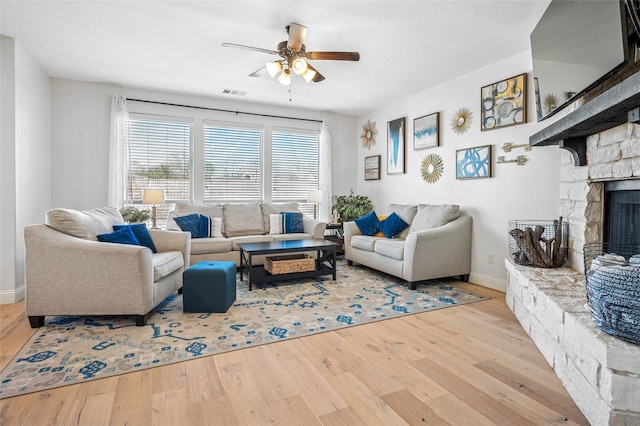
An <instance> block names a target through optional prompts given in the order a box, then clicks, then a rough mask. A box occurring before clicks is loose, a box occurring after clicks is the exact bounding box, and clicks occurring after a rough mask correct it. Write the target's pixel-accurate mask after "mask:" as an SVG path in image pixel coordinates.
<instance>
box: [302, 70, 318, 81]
mask: <svg viewBox="0 0 640 426" xmlns="http://www.w3.org/2000/svg"><path fill="white" fill-rule="evenodd" d="M315 76H316V72H315V71H314V70H312V69H311V68H307V70H306V71H305V72H303V73H302V78H304V81H306V82H307V83H308V82H310V81H311V80H313V77H315Z"/></svg>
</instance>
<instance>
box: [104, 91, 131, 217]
mask: <svg viewBox="0 0 640 426" xmlns="http://www.w3.org/2000/svg"><path fill="white" fill-rule="evenodd" d="M128 118H129V111H128V109H127V98H126V97H125V96H124V95H118V94H117V95H113V98H112V99H111V140H110V145H109V199H108V203H109V204H108V205H109V206H112V207H117V208H122V207H124V200H125V193H126V186H125V182H126V174H127V169H128V161H129V156H128V155H127V148H128V143H129V135H128V126H127V120H128Z"/></svg>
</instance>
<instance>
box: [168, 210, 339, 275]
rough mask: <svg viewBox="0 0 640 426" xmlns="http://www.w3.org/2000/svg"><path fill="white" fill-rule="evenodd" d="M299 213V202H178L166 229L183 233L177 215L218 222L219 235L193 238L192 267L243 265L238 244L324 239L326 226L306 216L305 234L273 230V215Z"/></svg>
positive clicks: (304, 217) (261, 259) (304, 223)
mask: <svg viewBox="0 0 640 426" xmlns="http://www.w3.org/2000/svg"><path fill="white" fill-rule="evenodd" d="M299 211H300V210H299V207H298V203H259V202H255V203H220V204H204V205H196V204H187V203H178V204H176V207H175V210H174V211H172V212H170V213H169V219H168V220H167V225H166V229H167V230H170V231H179V230H181V228H180V227H179V226H178V224H177V223H176V222H175V220H174V218H175V217H177V216H186V215H189V214H193V213H196V214H199V215H205V216H208V217H210V218H212V219H218V226H219V227H220V230H219V232H216V233H217V235H216V236H213V237H207V238H192V239H191V264H194V263H197V262H201V261H216V260H227V261H232V262H236V265H240V249H239V248H238V244H241V243H257V242H269V241H278V240H287V239H288V240H300V239H310V238H324V231H325V228H326V226H327V225H326V223H324V222H320V221H318V220H314V219H312V218H310V217H308V216H303V221H302V225H303V231H304V232H302V233H293V234H291V233H278V232H277V231H275V230H273V229H272V226H271V225H272V223H271V215H278V214H279V213H281V212H299ZM311 254H315V253H311ZM263 261H264V259H263V257H260V256H256V258H255V262H256V264H259V263H261V262H263Z"/></svg>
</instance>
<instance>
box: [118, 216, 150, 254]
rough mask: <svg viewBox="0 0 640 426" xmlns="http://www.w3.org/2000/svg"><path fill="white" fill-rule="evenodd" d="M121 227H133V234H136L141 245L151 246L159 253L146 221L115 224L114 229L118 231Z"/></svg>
mask: <svg viewBox="0 0 640 426" xmlns="http://www.w3.org/2000/svg"><path fill="white" fill-rule="evenodd" d="M121 228H131V230H132V231H133V235H135V236H136V238H137V239H138V241H139V242H140V245H141V246H145V247H149V248H150V249H151V251H152V252H154V253H157V252H158V250H157V249H156V245H155V244H154V243H153V240H152V239H151V234H149V230H148V229H147V225H145V224H144V223H131V224H128V225H113V230H114V231H117V230H118V229H121Z"/></svg>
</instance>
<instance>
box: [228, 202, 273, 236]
mask: <svg viewBox="0 0 640 426" xmlns="http://www.w3.org/2000/svg"><path fill="white" fill-rule="evenodd" d="M222 211H223V214H224V220H223V222H224V234H225V235H226V236H227V237H237V236H242V235H262V234H264V233H265V228H264V218H263V216H262V209H261V208H260V204H259V203H241V204H224V208H223V210H222Z"/></svg>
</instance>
